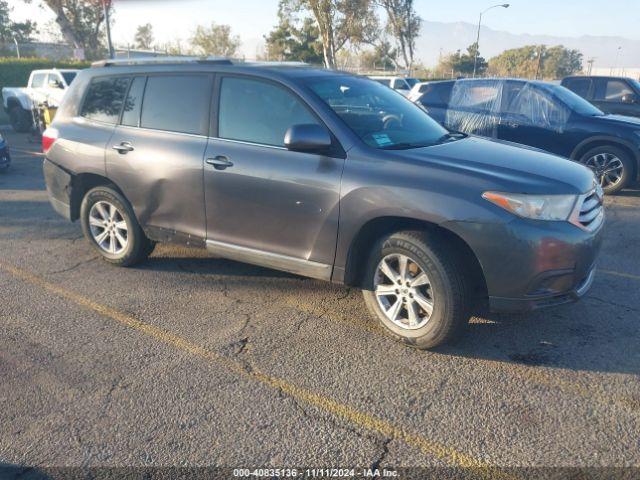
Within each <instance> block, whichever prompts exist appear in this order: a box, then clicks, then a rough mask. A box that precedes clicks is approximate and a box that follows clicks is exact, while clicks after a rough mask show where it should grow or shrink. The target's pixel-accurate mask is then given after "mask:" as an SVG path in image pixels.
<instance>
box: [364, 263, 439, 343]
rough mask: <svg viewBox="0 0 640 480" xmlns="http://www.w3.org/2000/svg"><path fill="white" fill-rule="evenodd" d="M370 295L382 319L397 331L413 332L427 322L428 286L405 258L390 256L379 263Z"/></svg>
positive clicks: (430, 304) (429, 306)
mask: <svg viewBox="0 0 640 480" xmlns="http://www.w3.org/2000/svg"><path fill="white" fill-rule="evenodd" d="M374 293H375V296H376V300H377V301H378V305H379V306H380V308H381V309H382V311H383V312H384V315H385V316H386V317H387V319H389V320H390V321H391V322H393V323H394V324H395V325H396V326H398V327H400V328H403V329H408V330H416V329H419V328H421V327H424V326H425V325H426V324H427V322H428V321H429V320H430V319H431V315H432V313H433V305H434V297H433V290H432V287H431V282H430V280H429V277H428V276H427V274H426V273H425V272H424V271H423V270H422V268H421V267H420V266H419V265H418V263H417V262H416V261H415V260H413V259H412V258H410V257H408V256H406V255H402V254H390V255H387V256H385V257H384V258H383V259H382V260H380V263H379V264H378V267H377V268H376V273H375V278H374Z"/></svg>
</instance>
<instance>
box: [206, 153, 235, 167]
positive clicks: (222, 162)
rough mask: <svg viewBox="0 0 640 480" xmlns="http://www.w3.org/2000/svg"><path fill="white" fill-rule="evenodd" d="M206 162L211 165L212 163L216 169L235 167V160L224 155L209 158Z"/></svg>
mask: <svg viewBox="0 0 640 480" xmlns="http://www.w3.org/2000/svg"><path fill="white" fill-rule="evenodd" d="M205 162H207V163H208V164H209V165H212V166H213V168H215V169H216V170H224V169H225V168H227V167H233V162H232V161H231V160H229V159H228V158H227V157H225V156H224V155H218V156H217V157H213V158H207V159H206V160H205Z"/></svg>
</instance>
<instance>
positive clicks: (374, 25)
mask: <svg viewBox="0 0 640 480" xmlns="http://www.w3.org/2000/svg"><path fill="white" fill-rule="evenodd" d="M280 5H281V8H282V9H283V12H285V14H287V15H289V16H290V17H293V16H294V15H295V14H297V13H302V14H304V15H307V16H310V17H312V18H313V19H314V20H315V23H316V26H317V27H318V31H319V33H320V41H321V43H322V56H323V58H324V64H325V66H326V67H327V68H335V67H336V54H337V53H338V52H339V51H340V50H341V49H342V48H344V47H345V46H346V45H347V44H350V45H352V46H357V45H359V44H362V43H370V42H372V41H373V37H374V36H375V32H377V29H378V22H377V17H376V15H375V12H374V8H373V2H372V0H281V3H280Z"/></svg>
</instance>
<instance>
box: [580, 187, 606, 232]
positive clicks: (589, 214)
mask: <svg viewBox="0 0 640 480" xmlns="http://www.w3.org/2000/svg"><path fill="white" fill-rule="evenodd" d="M602 199H603V197H602V195H600V191H599V189H596V190H594V191H593V192H591V193H589V194H587V195H585V196H584V197H581V199H580V201H581V202H582V203H581V204H580V209H579V210H578V216H577V219H576V220H577V223H578V224H580V225H581V226H582V227H583V228H585V229H586V230H590V231H593V230H595V229H596V228H598V227H599V226H600V224H601V223H602V220H603V218H604V206H603V204H602Z"/></svg>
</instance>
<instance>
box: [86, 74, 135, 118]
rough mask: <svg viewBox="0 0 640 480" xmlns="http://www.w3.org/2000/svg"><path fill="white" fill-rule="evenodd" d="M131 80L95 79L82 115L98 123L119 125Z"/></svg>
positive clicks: (90, 85)
mask: <svg viewBox="0 0 640 480" xmlns="http://www.w3.org/2000/svg"><path fill="white" fill-rule="evenodd" d="M129 80H130V79H129V78H128V77H107V78H95V79H93V80H92V81H91V83H90V84H89V89H88V91H87V96H86V98H85V101H84V104H83V106H82V111H81V112H80V115H82V116H83V117H86V118H88V119H90V120H95V121H98V122H105V123H114V124H115V123H118V117H119V116H120V110H121V109H122V103H123V101H124V96H125V93H126V92H127V87H128V86H129Z"/></svg>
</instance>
